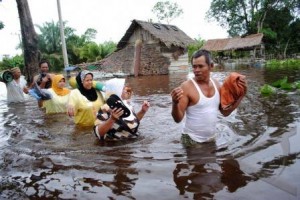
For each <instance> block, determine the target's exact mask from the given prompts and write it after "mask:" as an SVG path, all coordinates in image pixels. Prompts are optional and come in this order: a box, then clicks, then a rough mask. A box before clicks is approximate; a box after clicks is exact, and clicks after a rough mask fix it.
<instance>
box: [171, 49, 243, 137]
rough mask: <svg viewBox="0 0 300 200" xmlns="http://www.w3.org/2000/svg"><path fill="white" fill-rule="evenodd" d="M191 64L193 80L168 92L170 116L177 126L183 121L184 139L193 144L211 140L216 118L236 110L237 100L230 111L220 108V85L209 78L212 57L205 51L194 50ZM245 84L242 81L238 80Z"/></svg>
mask: <svg viewBox="0 0 300 200" xmlns="http://www.w3.org/2000/svg"><path fill="white" fill-rule="evenodd" d="M191 63H192V67H193V73H194V75H195V76H194V77H193V78H191V79H189V80H187V81H185V82H183V83H182V84H181V85H180V86H179V87H177V88H175V89H173V90H172V92H171V97H172V117H173V119H174V121H175V122H176V123H179V122H181V121H182V119H183V118H184V115H185V113H186V121H185V124H184V128H183V133H182V134H183V135H182V136H183V139H184V138H188V139H191V141H192V142H193V143H202V142H209V141H213V140H214V138H215V134H216V128H215V127H216V123H217V115H218V112H219V111H220V112H221V113H222V114H223V115H224V116H228V115H230V113H231V112H232V111H233V110H234V109H236V108H237V107H238V105H239V104H240V102H241V100H242V98H243V96H242V97H240V98H239V99H238V100H237V101H236V102H235V103H234V104H233V105H232V106H231V107H230V108H229V109H227V110H223V109H222V107H221V106H220V94H219V91H220V84H219V82H218V81H217V80H214V79H212V78H211V77H210V72H211V70H212V68H213V66H214V65H213V62H212V58H211V54H210V52H209V51H207V50H198V51H196V52H195V53H194V54H193V56H192V58H191ZM241 84H243V85H245V87H246V82H245V80H241Z"/></svg>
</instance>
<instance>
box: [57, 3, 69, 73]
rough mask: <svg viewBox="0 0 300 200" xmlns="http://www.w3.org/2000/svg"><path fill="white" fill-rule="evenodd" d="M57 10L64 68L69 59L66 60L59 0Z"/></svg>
mask: <svg viewBox="0 0 300 200" xmlns="http://www.w3.org/2000/svg"><path fill="white" fill-rule="evenodd" d="M57 10H58V18H59V24H60V39H61V45H62V52H63V58H64V65H65V68H66V67H69V61H68V54H67V47H66V41H65V34H64V23H63V20H62V17H61V9H60V0H57ZM67 77H70V72H69V71H68V70H67Z"/></svg>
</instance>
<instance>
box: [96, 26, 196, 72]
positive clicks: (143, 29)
mask: <svg viewBox="0 0 300 200" xmlns="http://www.w3.org/2000/svg"><path fill="white" fill-rule="evenodd" d="M194 42H195V41H194V40H193V39H191V38H190V37H189V36H187V35H186V34H185V33H184V32H183V31H182V30H180V29H179V28H178V27H177V26H174V25H168V24H160V23H151V22H145V21H140V20H133V21H132V23H131V25H130V26H129V28H128V29H127V31H126V33H125V35H124V36H123V37H122V39H121V40H120V41H119V43H118V44H117V50H116V51H115V52H113V53H112V54H110V55H109V56H108V57H106V58H104V59H103V60H101V61H99V62H98V63H94V65H96V66H98V69H100V70H103V71H104V72H106V73H114V72H122V73H125V74H130V75H135V76H138V75H163V74H169V73H174V72H188V54H187V47H188V45H189V44H192V43H194Z"/></svg>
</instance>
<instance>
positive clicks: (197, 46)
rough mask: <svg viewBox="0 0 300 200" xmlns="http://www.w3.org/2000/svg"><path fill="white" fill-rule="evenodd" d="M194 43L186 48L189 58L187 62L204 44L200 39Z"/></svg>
mask: <svg viewBox="0 0 300 200" xmlns="http://www.w3.org/2000/svg"><path fill="white" fill-rule="evenodd" d="M195 41H196V42H195V43H194V44H190V45H189V46H188V56H189V60H191V57H192V55H193V53H194V52H195V51H197V50H199V49H201V48H202V47H203V45H204V43H205V40H203V39H201V38H200V37H199V38H198V39H195Z"/></svg>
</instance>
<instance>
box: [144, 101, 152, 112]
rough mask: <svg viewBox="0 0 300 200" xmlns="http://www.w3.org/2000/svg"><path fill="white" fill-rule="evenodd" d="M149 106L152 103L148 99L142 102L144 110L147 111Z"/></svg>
mask: <svg viewBox="0 0 300 200" xmlns="http://www.w3.org/2000/svg"><path fill="white" fill-rule="evenodd" d="M149 107H150V103H149V102H148V101H144V102H143V104H142V111H143V112H145V113H146V112H147V111H148V109H149Z"/></svg>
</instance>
